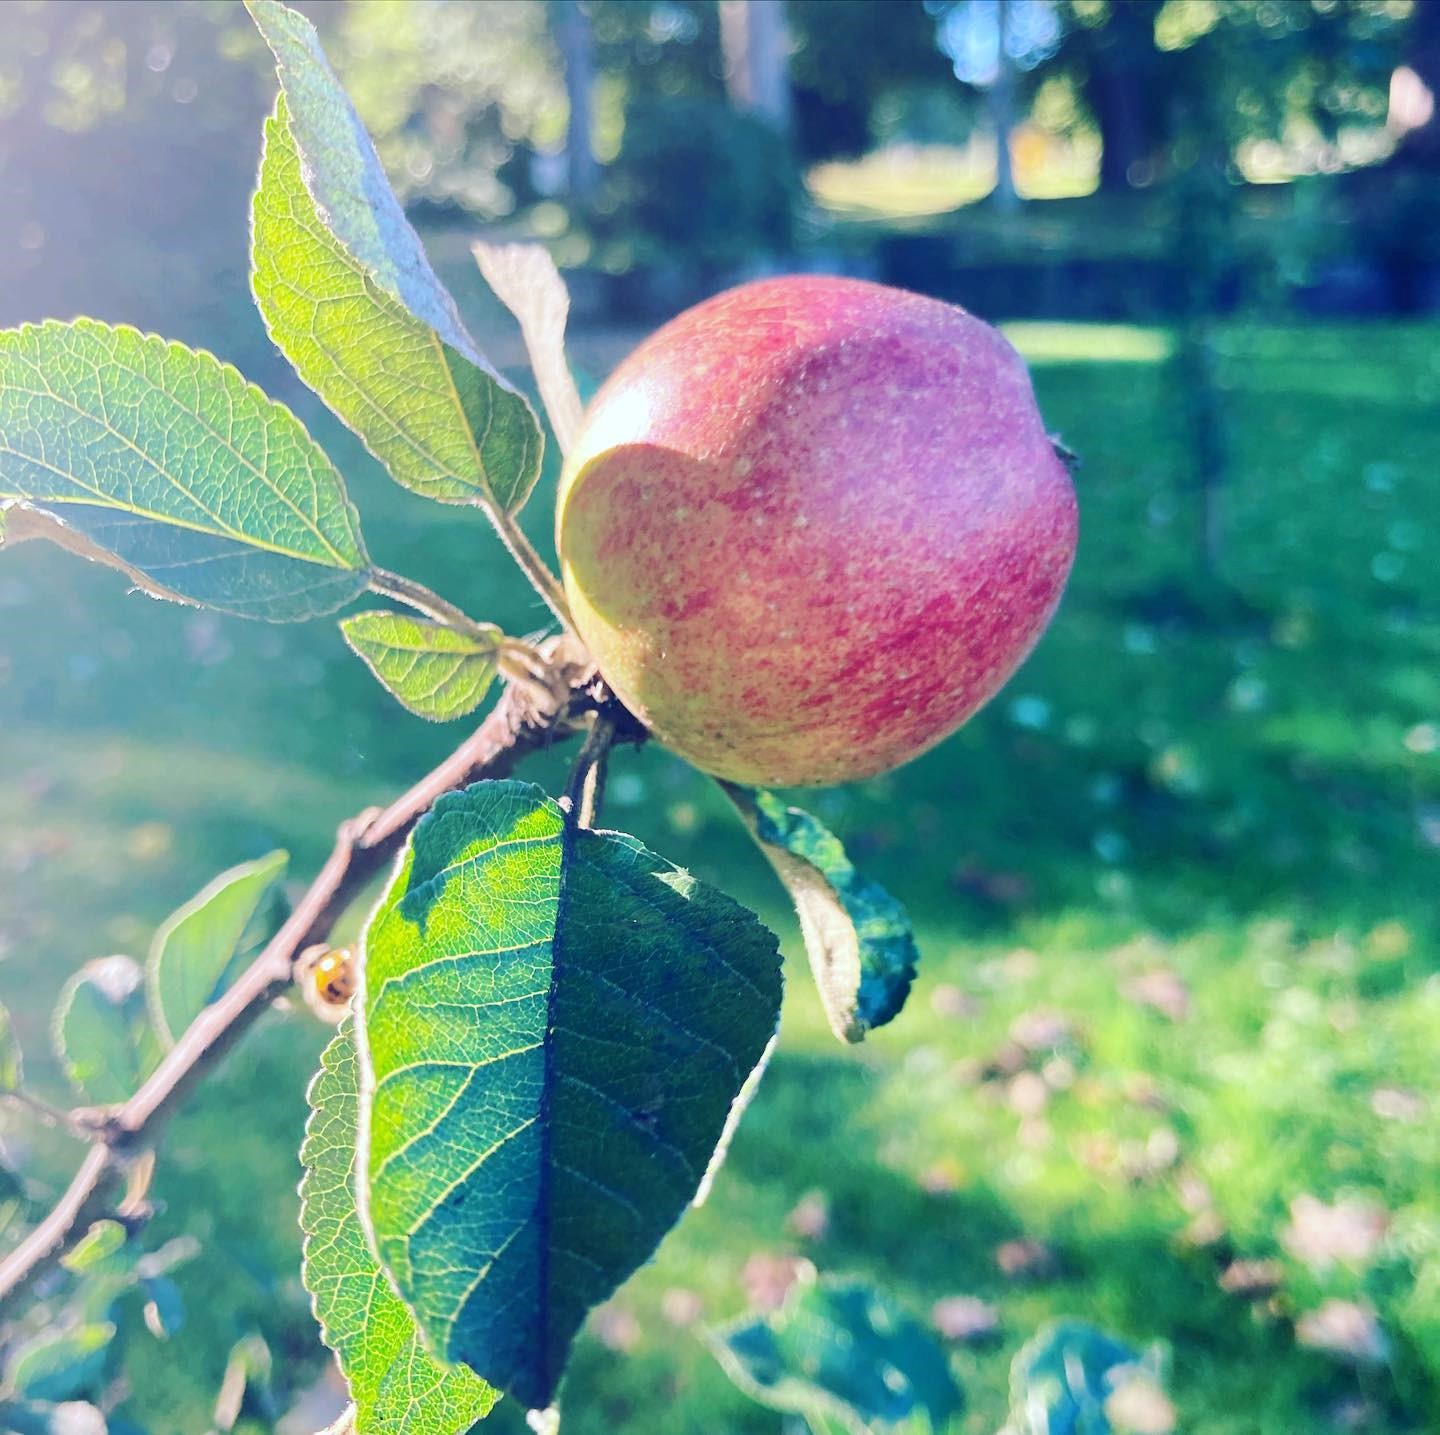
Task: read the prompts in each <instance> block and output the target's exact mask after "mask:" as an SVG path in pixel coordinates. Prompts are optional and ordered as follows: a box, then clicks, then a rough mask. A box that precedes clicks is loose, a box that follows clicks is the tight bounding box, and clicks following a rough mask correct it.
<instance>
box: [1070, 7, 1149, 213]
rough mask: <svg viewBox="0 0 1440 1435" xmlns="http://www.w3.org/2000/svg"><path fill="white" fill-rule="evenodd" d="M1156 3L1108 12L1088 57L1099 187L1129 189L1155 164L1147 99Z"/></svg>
mask: <svg viewBox="0 0 1440 1435" xmlns="http://www.w3.org/2000/svg"><path fill="white" fill-rule="evenodd" d="M1158 9H1159V7H1158V6H1157V5H1156V4H1155V3H1154V0H1126V3H1125V4H1122V5H1116V6H1112V7H1111V11H1110V18H1109V19H1108V20H1107V21H1106V22H1105V27H1104V29H1103V30H1101V31H1100V33H1099V34H1098V35H1097V36H1096V37H1095V40H1094V43H1093V46H1092V48H1091V50H1090V55H1089V78H1088V80H1087V82H1086V85H1085V98H1086V99H1087V100H1088V101H1089V104H1090V109H1091V112H1092V113H1093V114H1094V116H1095V123H1096V125H1097V126H1099V129H1100V187H1101V188H1102V189H1105V190H1110V191H1114V190H1123V189H1128V188H1129V187H1130V186H1131V185H1132V184H1133V183H1134V180H1135V175H1136V172H1137V168H1138V167H1139V166H1143V165H1144V164H1145V163H1146V162H1147V161H1149V160H1151V159H1152V158H1153V153H1154V145H1155V136H1154V135H1153V134H1152V133H1151V125H1150V122H1149V116H1150V94H1149V93H1148V86H1149V84H1150V83H1153V74H1154V68H1155V65H1154V61H1155V53H1156V52H1155V15H1156V12H1157V11H1158Z"/></svg>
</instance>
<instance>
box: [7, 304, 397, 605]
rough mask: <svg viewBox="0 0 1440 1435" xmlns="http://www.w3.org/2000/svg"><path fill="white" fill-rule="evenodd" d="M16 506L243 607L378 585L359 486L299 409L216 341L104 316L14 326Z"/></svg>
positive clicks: (10, 420) (321, 599) (81, 544)
mask: <svg viewBox="0 0 1440 1435" xmlns="http://www.w3.org/2000/svg"><path fill="white" fill-rule="evenodd" d="M0 503H20V504H25V505H29V506H30V507H32V508H34V509H37V510H39V511H40V512H42V513H44V514H45V515H47V516H48V517H49V518H50V519H52V520H54V521H55V522H58V523H59V524H61V525H63V527H64V529H65V530H67V531H68V533H69V534H71V535H73V540H74V541H73V542H69V543H67V545H66V546H69V547H75V548H78V549H79V550H80V551H84V550H85V548H86V547H87V546H90V547H93V548H94V549H97V550H100V552H101V554H103V555H107V556H109V557H110V558H113V560H114V561H115V562H116V563H117V564H118V565H119V566H121V567H123V568H124V570H125V571H126V572H127V573H129V574H130V576H131V577H132V578H133V579H134V580H135V581H136V582H137V583H139V584H140V585H141V586H143V587H144V588H145V589H146V590H147V591H149V592H152V593H155V594H156V595H157V596H162V597H172V598H178V599H180V600H182V601H185V602H191V603H200V604H204V605H205V606H207V607H211V608H218V609H220V610H222V611H224V612H228V613H235V614H239V615H240V616H242V617H248V618H267V619H270V620H271V621H274V622H282V621H288V620H292V619H300V618H309V617H314V616H316V615H317V614H322V613H332V612H334V611H335V610H336V609H337V608H339V607H341V606H342V605H343V604H345V603H347V602H349V601H350V599H352V598H354V597H355V596H356V595H357V594H359V593H361V592H362V591H363V590H364V589H365V588H366V587H367V586H368V583H369V563H368V560H367V558H366V556H365V549H364V546H363V544H362V542H361V539H360V529H359V525H358V522H357V520H356V517H355V513H354V510H353V509H352V508H351V507H350V503H349V500H348V499H347V498H346V496H345V488H344V485H343V484H342V483H341V481H340V476H339V474H337V473H336V472H335V469H334V467H333V466H332V465H331V463H330V461H329V459H327V458H326V457H325V455H324V453H323V452H322V451H321V450H320V449H319V448H318V447H317V446H316V444H315V442H314V440H313V439H311V437H310V435H309V434H307V433H306V432H305V429H304V428H303V427H302V426H301V424H300V421H299V420H298V419H297V418H296V417H295V416H294V414H292V413H291V412H290V411H289V410H288V409H287V408H285V407H284V406H283V405H281V404H277V403H275V402H274V401H273V400H271V399H268V398H266V397H265V395H264V394H262V393H261V392H260V390H259V389H257V388H255V387H254V385H252V384H247V383H246V382H245V380H244V379H243V378H241V376H240V375H239V374H238V373H237V372H236V371H235V370H234V369H232V368H230V367H229V366H228V365H226V364H222V363H221V362H220V361H219V360H218V359H216V358H215V357H214V355H213V354H207V353H204V352H203V351H197V350H192V349H187V348H185V347H184V346H183V345H181V344H173V343H166V342H165V341H164V340H163V339H158V338H156V337H154V336H153V335H145V334H141V333H139V332H137V331H136V330H134V329H128V328H111V327H110V326H108V325H105V324H100V323H97V322H96V321H95V320H93V319H77V320H75V321H74V322H73V323H69V324H60V323H54V322H50V323H45V324H39V325H32V324H26V325H23V326H22V327H21V328H19V329H6V330H3V331H0ZM13 522H14V520H13V519H12V523H13ZM46 536H50V537H55V534H54V533H53V532H51V533H49V534H47V535H46ZM6 541H7V542H9V541H11V535H10V534H9V533H8V531H7V538H6Z"/></svg>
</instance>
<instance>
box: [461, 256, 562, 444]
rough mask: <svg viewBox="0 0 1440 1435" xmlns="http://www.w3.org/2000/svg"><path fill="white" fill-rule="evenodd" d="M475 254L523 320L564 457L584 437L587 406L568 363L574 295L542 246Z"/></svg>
mask: <svg viewBox="0 0 1440 1435" xmlns="http://www.w3.org/2000/svg"><path fill="white" fill-rule="evenodd" d="M470 252H471V253H472V254H474V256H475V262H476V263H477V264H478V265H479V266H480V272H481V274H483V275H484V276H485V282H486V283H487V284H488V285H489V286H490V287H491V288H492V289H493V290H494V291H495V294H496V296H497V297H498V298H499V300H500V302H501V303H502V304H504V306H505V307H506V308H507V309H508V310H509V311H510V312H511V313H512V314H513V315H514V316H515V317H516V319H518V320H519V321H520V332H521V334H523V335H524V337H525V351H526V353H528V354H529V356H530V369H531V372H532V373H533V374H534V375H535V384H536V386H537V387H538V388H539V390H540V397H541V399H542V400H543V401H544V404H545V412H546V414H547V415H549V418H550V427H551V428H552V429H554V430H555V439H556V442H558V443H559V445H560V451H561V453H569V452H570V449H571V448H572V446H573V445H574V443H575V439H576V437H577V436H578V435H579V432H580V419H581V415H582V412H583V409H584V406H583V405H582V404H581V402H580V391H579V390H578V389H577V388H576V387H575V376H574V375H573V374H572V373H571V372H570V365H569V363H568V362H567V361H566V358H565V321H566V319H567V318H569V315H570V291H569V290H568V289H567V288H566V287H565V281H564V280H563V279H562V278H561V277H560V271H559V270H558V269H557V268H556V267H555V261H554V260H553V259H551V257H550V255H549V254H548V253H547V252H546V250H545V248H544V246H543V245H539V244H473V245H471V247H470Z"/></svg>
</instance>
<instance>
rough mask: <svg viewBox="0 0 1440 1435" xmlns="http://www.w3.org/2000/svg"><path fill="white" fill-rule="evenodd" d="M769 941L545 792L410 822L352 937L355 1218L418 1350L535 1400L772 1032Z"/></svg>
mask: <svg viewBox="0 0 1440 1435" xmlns="http://www.w3.org/2000/svg"><path fill="white" fill-rule="evenodd" d="M780 982H781V978H780V962H779V955H778V953H777V951H776V946H775V939H774V937H773V936H772V935H771V934H770V933H769V932H767V931H766V930H765V928H764V927H762V926H761V925H760V923H759V922H758V921H757V920H756V919H755V917H754V916H753V915H752V914H751V913H750V912H747V911H746V910H745V909H744V908H742V907H740V906H738V905H736V904H735V903H734V902H732V901H731V900H730V899H729V898H727V897H724V896H722V895H721V894H720V893H718V892H716V891H714V890H713V889H711V888H709V887H707V886H705V885H704V884H703V883H701V882H698V881H697V880H696V879H695V878H693V877H692V876H690V875H689V874H688V873H686V872H684V871H681V870H680V869H678V868H676V867H673V866H671V864H670V863H668V862H665V861H664V860H663V859H661V858H659V857H656V856H654V855H653V854H652V853H650V852H647V851H646V850H645V848H644V847H642V846H641V845H640V844H639V843H638V842H636V841H635V840H634V839H633V838H630V837H625V836H623V835H621V834H619V833H613V832H589V831H584V830H579V829H577V828H576V827H575V825H574V824H573V823H571V822H568V821H567V819H566V817H565V814H564V813H563V812H562V810H561V809H560V807H559V806H557V804H556V803H554V802H552V801H551V800H550V799H548V798H547V797H545V796H544V794H543V793H541V792H540V790H539V789H538V788H535V787H532V786H530V785H528V784H526V783H520V782H487V783H479V784H476V785H475V786H473V787H471V788H468V789H466V790H465V791H463V792H459V793H454V794H451V795H449V796H447V797H443V798H441V799H440V801H439V802H438V803H437V804H436V806H435V809H434V811H433V812H431V813H430V815H429V816H427V817H426V818H424V819H423V820H422V821H421V823H420V825H419V826H418V827H417V828H416V830H415V834H414V836H413V839H412V841H411V844H410V848H409V850H408V851H407V853H406V855H405V857H404V860H403V862H402V865H401V867H400V870H399V872H398V873H397V874H396V877H395V879H394V881H393V883H392V885H391V887H390V890H389V892H388V893H387V895H386V897H385V898H384V900H383V901H382V903H381V905H380V908H379V910H378V911H377V913H376V915H375V917H374V918H373V919H372V922H371V925H370V928H369V930H368V933H367V935H366V943H365V965H364V1002H363V1016H364V1024H363V1029H362V1033H361V1038H362V1065H363V1066H364V1068H365V1070H366V1073H367V1078H368V1080H367V1086H366V1090H365V1093H364V1095H363V1097H362V1101H363V1104H364V1106H365V1112H364V1115H363V1116H362V1121H361V1125H362V1128H363V1129H364V1130H365V1131H366V1132H367V1133H368V1140H367V1143H366V1146H365V1148H364V1150H363V1151H362V1160H363V1161H364V1162H365V1163H366V1171H367V1187H368V1199H367V1201H366V1202H365V1205H366V1209H367V1214H368V1217H369V1220H370V1223H371V1226H372V1228H373V1232H374V1235H375V1239H376V1244H377V1249H378V1252H379V1255H380V1258H381V1261H382V1262H383V1263H384V1265H385V1267H386V1268H387V1270H388V1271H389V1272H390V1275H391V1277H392V1278H393V1279H394V1281H395V1282H396V1285H397V1287H398V1288H399V1290H400V1293H401V1294H402V1295H403V1296H404V1297H405V1299H406V1301H407V1302H408V1303H409V1305H410V1307H411V1309H412V1310H413V1311H414V1312H415V1316H416V1319H417V1321H418V1322H419V1324H420V1327H421V1330H422V1331H423V1332H424V1333H425V1335H426V1337H427V1340H428V1343H429V1344H430V1346H431V1347H432V1348H433V1349H434V1350H435V1351H437V1352H438V1353H440V1354H441V1355H442V1356H443V1357H444V1358H446V1359H448V1360H452V1361H464V1362H465V1363H466V1364H468V1365H470V1366H471V1367H472V1368H473V1369H475V1370H476V1371H477V1372H478V1373H479V1374H481V1375H482V1376H484V1377H485V1379H487V1380H488V1381H489V1382H490V1383H491V1384H493V1385H496V1386H498V1387H499V1388H500V1389H502V1390H505V1391H507V1392H509V1393H511V1394H513V1395H515V1396H516V1398H517V1399H518V1400H520V1401H521V1402H522V1403H523V1404H524V1405H526V1406H527V1407H531V1408H537V1409H538V1408H543V1407H545V1406H547V1405H548V1404H549V1403H550V1400H551V1397H552V1396H553V1395H554V1392H555V1388H556V1385H557V1384H558V1382H559V1380H560V1376H561V1373H562V1370H563V1368H564V1364H565V1359H566V1355H567V1352H568V1350H569V1346H570V1342H571V1340H572V1339H573V1337H574V1335H575V1332H576V1331H577V1330H578V1328H579V1326H580V1324H581V1322H582V1320H583V1319H584V1317H585V1313H586V1311H587V1310H589V1309H590V1308H591V1307H592V1306H594V1305H596V1304H598V1303H599V1302H600V1301H602V1300H604V1299H606V1298H607V1297H608V1296H609V1295H610V1294H611V1293H612V1292H613V1291H614V1290H615V1288H616V1287H617V1286H618V1285H619V1284H620V1282H622V1281H623V1280H625V1279H626V1278H627V1277H628V1276H629V1275H630V1274H631V1272H633V1271H634V1270H635V1269H636V1268H637V1267H638V1266H639V1265H640V1264H642V1263H643V1262H644V1261H645V1260H647V1259H648V1258H649V1256H650V1254H651V1253H652V1252H653V1250H654V1249H655V1247H656V1245H657V1244H658V1242H659V1241H660V1239H661V1237H662V1236H663V1235H664V1234H665V1232H666V1231H667V1230H668V1229H669V1227H670V1226H671V1225H672V1224H673V1223H674V1222H675V1221H676V1219H678V1217H679V1216H680V1215H681V1213H682V1212H683V1211H684V1209H685V1207H686V1205H687V1204H688V1203H689V1201H690V1200H691V1198H692V1197H693V1196H694V1194H695V1191H696V1188H697V1187H698V1185H699V1184H700V1181H701V1178H702V1176H703V1175H704V1172H705V1168H706V1165H707V1163H708V1162H709V1160H710V1156H711V1153H712V1152H713V1151H714V1149H715V1146H716V1143H717V1141H718V1140H719V1138H720V1134H721V1132H722V1130H723V1128H724V1126H725V1119H726V1115H727V1113H728V1112H729V1110H730V1107H731V1104H732V1102H733V1101H734V1099H735V1097H736V1094H737V1093H738V1092H739V1090H740V1088H741V1087H742V1085H743V1084H744V1082H745V1079H746V1077H747V1075H748V1074H749V1073H750V1071H751V1070H752V1068H753V1067H754V1066H755V1064H756V1063H757V1062H758V1061H759V1059H760V1056H761V1053H762V1052H763V1051H764V1049H765V1046H766V1043H767V1042H768V1041H769V1040H770V1037H771V1035H772V1033H773V1032H774V1030H775V1024H776V1020H777V1018H778V1015H779V1007H780Z"/></svg>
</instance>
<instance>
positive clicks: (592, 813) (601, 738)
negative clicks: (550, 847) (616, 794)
mask: <svg viewBox="0 0 1440 1435" xmlns="http://www.w3.org/2000/svg"><path fill="white" fill-rule="evenodd" d="M614 741H615V718H614V715H613V714H611V713H608V712H599V711H597V712H596V714H595V716H594V719H593V720H592V722H591V725H590V732H589V735H588V736H587V737H586V739H585V745H584V746H583V747H582V748H581V749H580V754H579V756H578V757H577V758H576V759H575V765H574V767H572V768H571V769H570V778H569V781H567V782H566V784H565V801H566V805H567V807H568V808H569V809H570V811H571V812H573V813H574V814H575V825H576V826H577V827H594V825H595V821H596V819H597V818H598V817H599V816H600V807H601V804H602V803H603V802H604V801H605V766H606V758H607V757H608V756H609V755H610V748H611V746H612V745H613V743H614Z"/></svg>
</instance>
